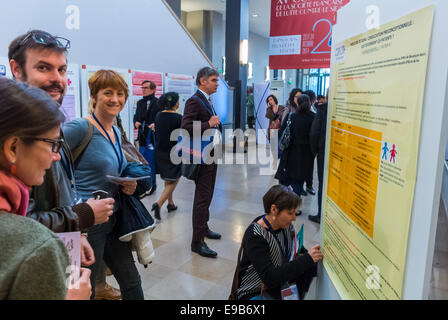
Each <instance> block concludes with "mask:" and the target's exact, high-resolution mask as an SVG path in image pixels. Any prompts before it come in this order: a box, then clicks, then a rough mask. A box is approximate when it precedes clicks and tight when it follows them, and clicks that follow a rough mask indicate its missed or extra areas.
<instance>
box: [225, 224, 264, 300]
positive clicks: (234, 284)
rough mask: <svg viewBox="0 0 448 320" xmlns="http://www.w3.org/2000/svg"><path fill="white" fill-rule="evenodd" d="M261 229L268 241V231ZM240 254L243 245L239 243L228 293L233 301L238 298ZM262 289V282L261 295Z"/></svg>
mask: <svg viewBox="0 0 448 320" xmlns="http://www.w3.org/2000/svg"><path fill="white" fill-rule="evenodd" d="M253 224H256V223H255V222H252V223H251V224H250V225H253ZM261 229H263V235H264V238H265V239H266V240H267V239H268V231H267V230H266V229H265V228H263V227H262V228H261ZM242 254H243V244H242V243H241V246H240V250H239V251H238V260H237V263H236V267H235V273H234V275H233V282H232V290H231V292H230V295H231V296H234V297H235V299H236V297H237V296H238V295H237V291H238V276H239V268H240V263H241V257H242ZM264 289H265V286H264V283H263V281H262V282H261V285H260V292H261V295H263V292H264Z"/></svg>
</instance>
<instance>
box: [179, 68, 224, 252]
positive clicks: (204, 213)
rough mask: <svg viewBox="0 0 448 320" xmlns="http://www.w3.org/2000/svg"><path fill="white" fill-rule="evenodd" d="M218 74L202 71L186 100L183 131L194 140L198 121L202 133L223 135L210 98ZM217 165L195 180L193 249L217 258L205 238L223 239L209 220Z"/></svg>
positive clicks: (202, 169) (200, 172) (208, 166)
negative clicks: (194, 124) (194, 91)
mask: <svg viewBox="0 0 448 320" xmlns="http://www.w3.org/2000/svg"><path fill="white" fill-rule="evenodd" d="M218 76H219V74H218V71H216V70H215V69H212V68H210V67H204V68H202V69H201V70H199V72H198V74H197V77H196V85H197V86H198V90H197V91H196V93H195V94H194V95H193V96H192V97H191V98H190V99H188V100H187V102H186V104H185V109H184V114H183V117H182V125H181V126H182V128H183V129H186V130H187V131H188V133H189V134H190V137H193V122H194V121H199V122H200V128H201V134H202V133H203V132H204V131H205V130H207V129H210V128H216V129H218V130H219V131H221V132H222V126H221V120H220V118H219V116H217V115H216V112H215V109H214V108H213V105H212V102H211V99H210V95H211V94H213V93H215V92H216V90H217V89H218ZM217 168H218V166H217V164H216V163H212V164H205V163H204V164H200V165H199V168H198V169H197V173H196V179H195V185H196V188H195V192H194V200H193V237H192V241H191V250H192V251H193V252H196V253H198V254H199V255H201V256H204V257H210V258H215V257H217V255H218V254H217V253H216V251H213V250H211V249H210V248H209V247H208V246H207V244H206V243H205V241H204V238H209V239H220V238H221V235H220V234H219V233H216V232H213V231H211V230H210V228H209V225H208V220H209V218H210V211H209V207H210V203H211V202H212V198H213V192H214V189H215V180H216V171H217Z"/></svg>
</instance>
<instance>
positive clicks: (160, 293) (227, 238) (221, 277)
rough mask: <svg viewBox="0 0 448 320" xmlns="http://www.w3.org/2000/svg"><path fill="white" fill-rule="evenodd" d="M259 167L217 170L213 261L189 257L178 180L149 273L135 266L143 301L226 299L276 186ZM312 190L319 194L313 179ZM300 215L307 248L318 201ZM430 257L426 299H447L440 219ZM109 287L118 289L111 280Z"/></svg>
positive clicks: (447, 238) (447, 245) (187, 213)
mask: <svg viewBox="0 0 448 320" xmlns="http://www.w3.org/2000/svg"><path fill="white" fill-rule="evenodd" d="M259 169H260V168H259V166H257V165H220V166H219V167H218V176H217V179H216V186H215V193H214V197H213V201H212V204H211V207H210V212H211V217H210V221H209V226H210V228H211V229H212V230H213V231H216V232H219V233H221V234H222V239H220V240H206V242H207V244H208V245H209V247H210V248H212V249H213V250H215V251H217V252H218V258H217V259H210V258H204V257H201V256H199V255H197V254H195V253H192V252H191V251H190V242H191V234H192V231H191V230H192V226H191V225H192V222H191V212H192V203H193V193H194V183H193V182H192V181H189V180H186V179H184V178H182V179H181V181H180V182H179V185H178V187H177V189H176V191H175V192H174V200H175V203H176V205H177V206H178V207H179V209H178V210H177V211H175V212H170V213H168V212H167V209H166V205H165V206H164V207H163V208H162V223H161V224H159V225H158V226H157V227H156V229H155V230H154V231H153V233H152V240H153V245H154V248H155V252H156V256H155V258H154V261H153V263H152V264H150V265H149V267H148V268H147V269H145V268H143V266H142V265H140V264H138V263H137V267H138V269H139V272H140V275H141V278H142V282H143V290H144V293H145V298H146V299H151V300H160V299H163V300H168V299H169V300H177V299H187V300H189V299H192V300H207V299H211V300H221V299H227V297H228V295H229V293H230V288H231V284H232V279H233V273H234V270H235V265H236V258H237V253H238V249H239V246H240V242H241V239H242V237H243V234H244V231H245V229H246V227H247V226H248V225H249V224H250V222H251V221H252V220H253V219H254V218H255V217H256V216H257V215H261V214H263V206H262V196H263V195H264V193H265V192H266V191H267V190H268V188H269V187H270V186H272V185H274V184H276V182H277V180H274V179H273V178H272V176H265V175H260V174H259ZM158 187H159V188H158V189H157V191H156V193H155V194H153V195H152V196H149V197H146V198H145V199H144V201H143V202H144V203H145V205H146V207H147V208H150V207H151V205H152V203H153V202H155V201H156V200H157V199H158V197H159V195H160V194H161V192H162V187H163V182H162V181H160V180H158ZM314 187H315V188H316V189H317V177H316V173H315V178H314ZM302 211H303V212H304V214H303V215H302V216H299V217H297V220H296V221H295V223H294V225H295V227H296V229H298V228H299V227H300V226H301V225H302V224H304V225H305V227H304V230H305V239H304V245H305V247H307V248H309V247H311V246H312V245H314V244H316V243H318V241H319V225H318V224H315V223H313V222H310V221H309V220H308V218H307V215H308V214H315V213H316V212H317V196H307V197H304V202H303V206H302ZM441 218H444V220H443V219H441V220H440V221H441V222H440V223H439V226H438V232H437V240H436V241H437V244H436V252H435V255H434V268H433V279H432V282H431V293H430V299H448V232H447V231H448V224H447V222H446V217H445V216H441ZM107 281H108V282H109V283H110V284H112V285H114V286H115V287H118V285H117V283H116V281H115V279H114V278H113V276H110V277H108V279H107Z"/></svg>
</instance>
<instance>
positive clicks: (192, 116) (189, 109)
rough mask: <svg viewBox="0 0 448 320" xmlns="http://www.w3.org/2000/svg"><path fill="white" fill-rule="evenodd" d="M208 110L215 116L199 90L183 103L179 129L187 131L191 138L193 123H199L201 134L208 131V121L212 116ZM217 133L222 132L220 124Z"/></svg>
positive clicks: (211, 107)
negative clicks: (183, 107)
mask: <svg viewBox="0 0 448 320" xmlns="http://www.w3.org/2000/svg"><path fill="white" fill-rule="evenodd" d="M209 110H210V111H212V113H213V112H214V113H215V114H216V112H215V111H214V109H213V106H211V105H210V103H209V101H208V100H207V98H206V97H205V96H204V95H203V94H202V93H201V92H200V91H199V90H198V91H196V93H195V94H194V95H193V96H191V98H190V99H188V100H187V102H186V103H185V109H184V115H183V116H182V124H181V128H182V129H185V130H187V131H188V133H189V134H190V136H193V121H201V133H203V132H204V131H205V130H207V129H210V125H209V123H208V121H209V120H210V118H211V117H212V116H213V114H212V113H210V111H209ZM219 131H221V132H222V126H221V124H220V125H219Z"/></svg>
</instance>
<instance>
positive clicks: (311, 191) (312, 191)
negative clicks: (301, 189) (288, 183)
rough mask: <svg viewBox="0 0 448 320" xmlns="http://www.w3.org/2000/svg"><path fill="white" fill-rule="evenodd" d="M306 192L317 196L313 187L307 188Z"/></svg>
mask: <svg viewBox="0 0 448 320" xmlns="http://www.w3.org/2000/svg"><path fill="white" fill-rule="evenodd" d="M306 191H307V192H308V193H309V194H311V195H313V196H314V195H316V190H314V189H313V187H311V188H306Z"/></svg>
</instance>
